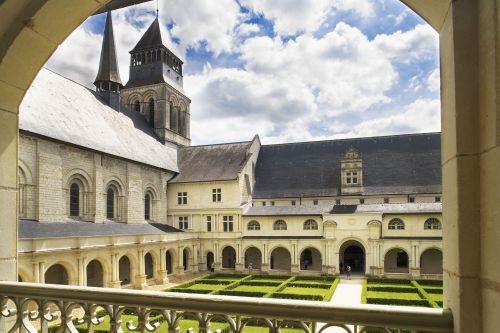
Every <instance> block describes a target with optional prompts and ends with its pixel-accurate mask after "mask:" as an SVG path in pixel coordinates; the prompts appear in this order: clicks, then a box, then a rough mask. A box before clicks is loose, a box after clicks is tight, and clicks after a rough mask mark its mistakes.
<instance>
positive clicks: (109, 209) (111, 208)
mask: <svg viewBox="0 0 500 333" xmlns="http://www.w3.org/2000/svg"><path fill="white" fill-rule="evenodd" d="M106 217H107V218H108V219H113V218H115V190H114V189H113V188H112V187H109V188H108V191H107V193H106Z"/></svg>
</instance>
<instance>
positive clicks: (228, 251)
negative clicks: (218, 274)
mask: <svg viewBox="0 0 500 333" xmlns="http://www.w3.org/2000/svg"><path fill="white" fill-rule="evenodd" d="M235 267H236V250H235V249H234V247H232V246H226V247H225V248H224V250H222V268H233V269H234V268H235Z"/></svg>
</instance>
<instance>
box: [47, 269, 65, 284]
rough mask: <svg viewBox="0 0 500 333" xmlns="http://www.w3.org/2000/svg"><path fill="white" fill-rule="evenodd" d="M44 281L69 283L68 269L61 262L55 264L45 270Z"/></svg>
mask: <svg viewBox="0 0 500 333" xmlns="http://www.w3.org/2000/svg"><path fill="white" fill-rule="evenodd" d="M44 277H45V283H49V284H64V285H68V284H69V278H68V271H67V270H66V268H65V267H64V266H63V265H61V264H55V265H52V266H50V267H49V269H47V270H46V271H45V276H44Z"/></svg>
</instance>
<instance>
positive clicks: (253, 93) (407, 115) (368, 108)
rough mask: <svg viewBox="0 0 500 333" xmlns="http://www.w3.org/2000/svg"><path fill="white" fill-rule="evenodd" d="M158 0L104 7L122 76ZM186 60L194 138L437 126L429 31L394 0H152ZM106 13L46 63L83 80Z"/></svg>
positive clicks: (268, 138) (354, 133) (289, 136)
mask: <svg viewBox="0 0 500 333" xmlns="http://www.w3.org/2000/svg"><path fill="white" fill-rule="evenodd" d="M155 7H156V5H155V3H153V2H151V3H146V4H142V5H138V6H134V7H130V8H126V9H121V10H118V11H114V12H113V20H114V22H113V23H114V29H115V38H116V42H117V49H118V54H119V62H120V71H121V76H122V80H123V81H124V82H126V81H127V79H128V62H129V54H128V51H129V50H130V49H131V48H132V47H133V46H134V45H135V43H137V41H138V40H139V38H140V36H141V35H142V33H143V32H144V31H145V29H147V27H148V26H149V24H150V23H151V22H152V20H153V19H154V17H155V15H156V10H155V9H156V8H155ZM159 7H160V22H161V23H162V25H163V26H164V28H165V31H166V32H167V35H168V38H169V40H168V41H167V46H168V47H169V48H171V49H172V50H173V51H174V52H175V53H176V54H178V55H179V56H180V57H181V58H182V59H184V61H185V65H184V89H185V92H186V94H187V95H188V96H189V97H190V98H191V100H192V102H191V106H190V112H191V120H192V123H191V136H192V139H193V143H194V144H206V143H218V142H232V141H243V140H249V139H251V138H252V137H253V136H254V135H255V134H259V135H260V137H261V139H262V141H263V142H265V143H277V142H294V141H308V140H321V139H334V138H345V137H361V136H374V135H392V134H403V133H416V132H431V131H439V130H440V103H439V56H438V36H437V33H436V32H434V31H433V30H432V28H430V27H429V26H428V25H427V24H426V23H425V22H424V21H423V20H422V19H420V18H419V17H418V16H416V15H415V14H414V13H413V12H412V11H411V10H409V9H408V8H407V7H406V6H404V5H403V4H402V3H401V2H400V1H397V0H315V1H309V0H275V1H267V0H239V1H235V0H214V1H203V0H192V1H190V5H189V6H185V2H183V1H181V0H169V1H165V0H160V3H159ZM104 19H105V15H98V16H94V17H91V18H89V19H88V20H87V21H85V22H84V23H83V24H82V25H81V26H80V27H79V28H78V29H77V30H76V31H75V32H74V33H73V34H72V35H71V36H70V37H68V39H67V40H66V41H65V42H64V43H63V44H62V45H61V46H60V47H59V49H58V50H57V51H56V52H55V54H54V55H53V57H52V58H51V59H50V60H49V62H48V64H47V66H48V67H49V68H51V69H53V70H55V71H56V72H59V73H60V74H62V75H64V76H66V77H69V78H71V79H73V80H76V81H78V82H80V83H82V84H84V85H86V86H89V87H91V83H92V82H93V79H94V78H95V75H96V72H97V67H98V63H99V52H100V44H101V40H102V31H103V24H104Z"/></svg>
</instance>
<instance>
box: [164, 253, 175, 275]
mask: <svg viewBox="0 0 500 333" xmlns="http://www.w3.org/2000/svg"><path fill="white" fill-rule="evenodd" d="M173 263H174V255H172V251H171V250H167V252H165V267H166V269H167V274H173V273H174V264H173Z"/></svg>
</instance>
